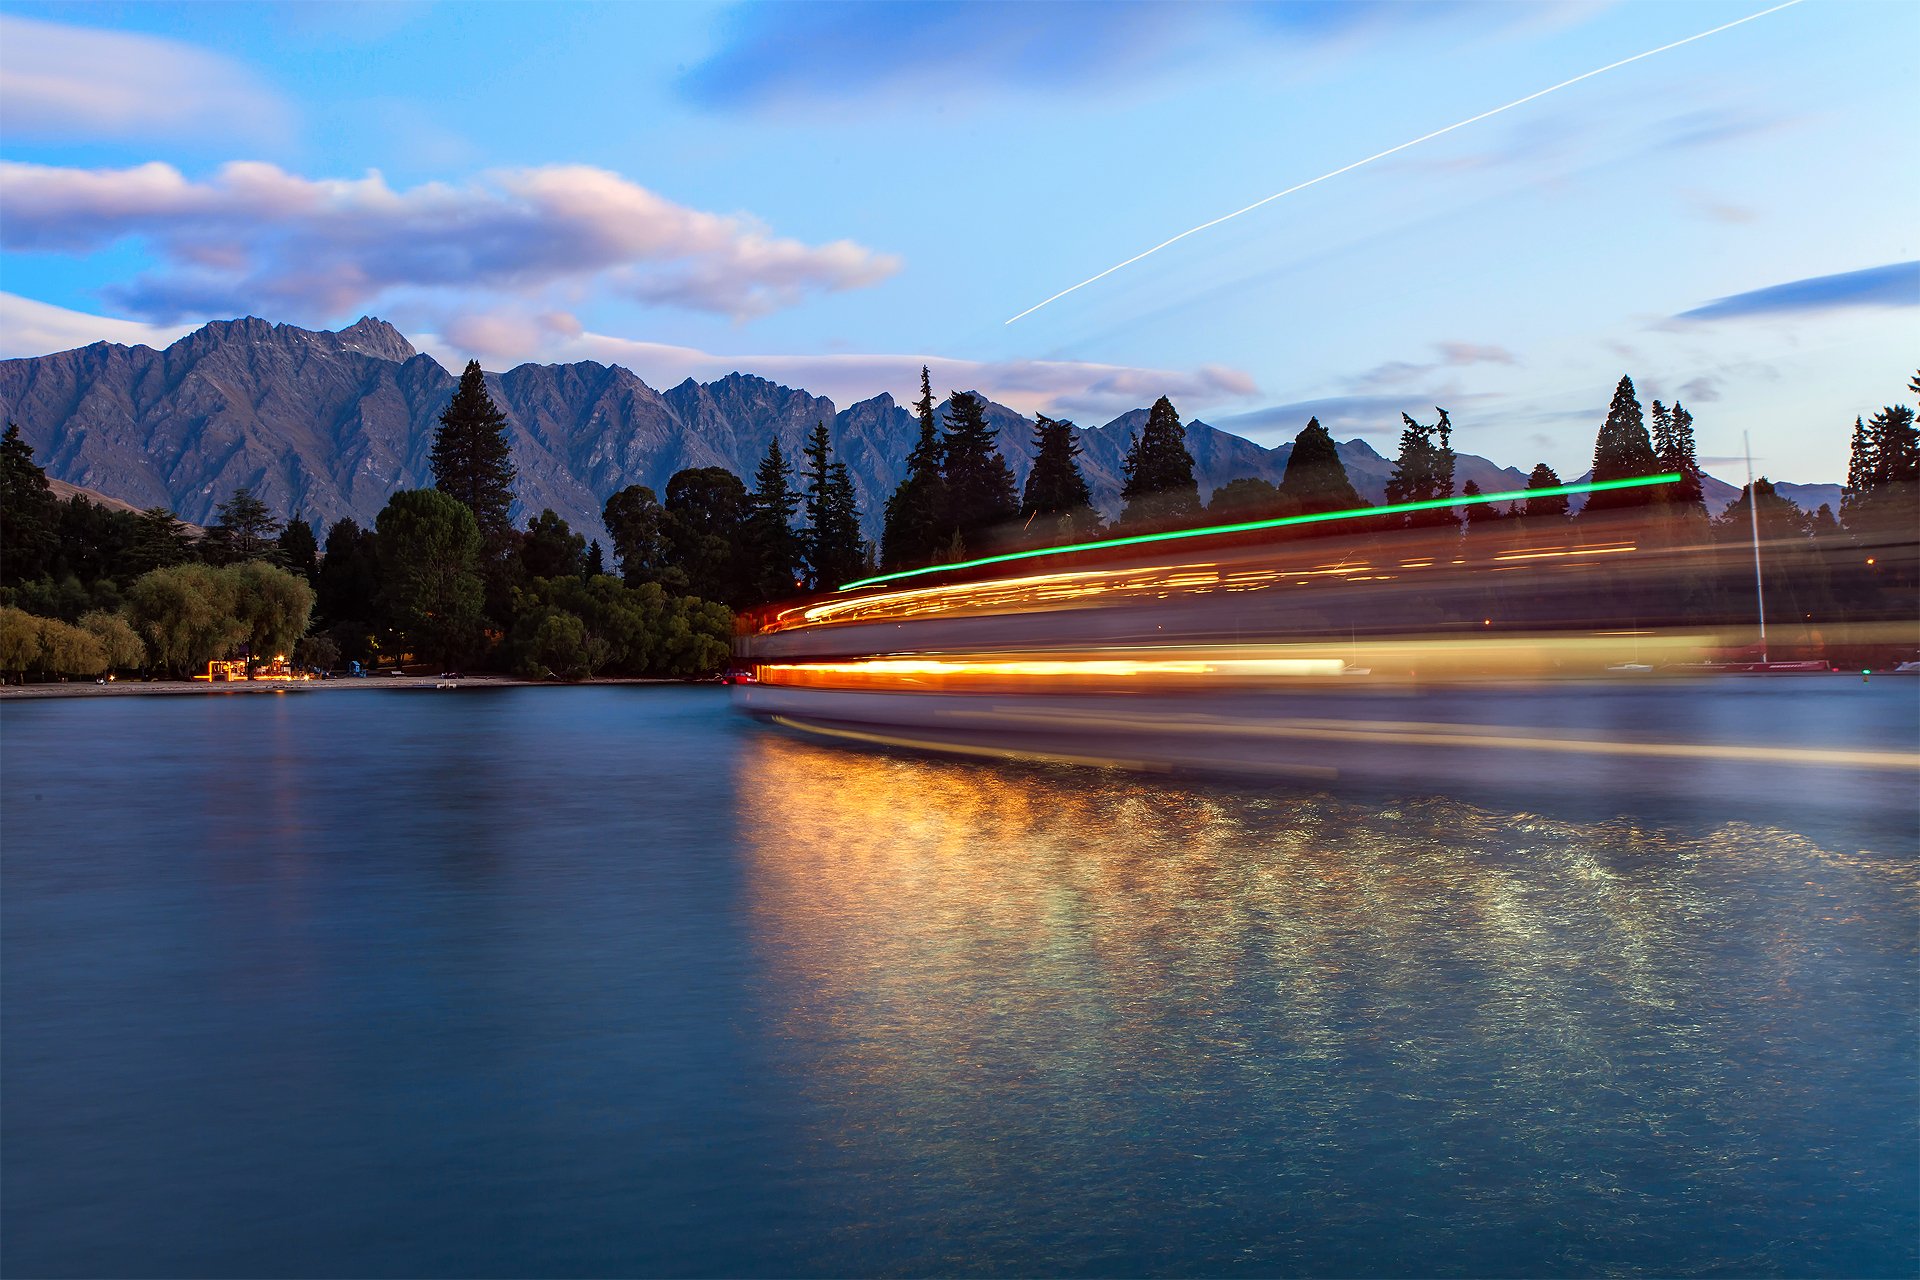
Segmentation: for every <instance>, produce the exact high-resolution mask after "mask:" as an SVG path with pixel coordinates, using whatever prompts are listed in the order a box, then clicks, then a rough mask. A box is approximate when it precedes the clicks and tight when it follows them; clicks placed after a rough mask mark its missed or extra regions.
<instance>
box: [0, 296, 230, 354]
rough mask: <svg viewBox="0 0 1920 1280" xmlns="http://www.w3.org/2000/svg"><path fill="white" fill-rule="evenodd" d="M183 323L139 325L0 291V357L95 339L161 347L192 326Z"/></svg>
mask: <svg viewBox="0 0 1920 1280" xmlns="http://www.w3.org/2000/svg"><path fill="white" fill-rule="evenodd" d="M192 327H193V326H191V325H184V324H142V323H141V322H140V321H138V320H116V319H114V318H112V317H111V316H96V315H89V314H87V313H86V312H84V311H70V310H68V309H67V308H65V307H56V306H54V305H53V304H52V303H47V302H36V301H34V300H33V299H32V298H23V297H21V296H20V295H18V294H14V293H0V359H9V360H10V359H12V358H14V357H15V356H43V355H46V354H47V353H49V352H52V351H71V350H72V349H73V348H75V347H84V346H88V345H90V344H92V343H95V342H118V343H120V344H121V345H123V346H128V347H133V346H140V345H143V344H144V345H146V346H149V347H164V346H166V345H167V344H168V343H170V342H172V341H173V340H174V339H176V338H178V337H180V336H182V335H183V334H185V333H187V332H188V331H189V330H191V329H192Z"/></svg>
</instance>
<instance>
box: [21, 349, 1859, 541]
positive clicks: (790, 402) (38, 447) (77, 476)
mask: <svg viewBox="0 0 1920 1280" xmlns="http://www.w3.org/2000/svg"><path fill="white" fill-rule="evenodd" d="M486 379H487V388H488V391H489V392H490V393H491V395H492V396H493V398H494V401H495V403H497V404H498V405H499V406H500V408H501V409H502V411H503V412H504V413H505V414H506V417H507V420H508V435H509V441H510V444H511V447H512V452H513V461H514V466H515V469H516V473H517V476H516V482H515V487H516V491H517V501H516V503H515V505H514V517H515V519H516V520H517V521H518V522H520V523H525V521H526V520H527V518H528V517H529V516H531V515H532V514H535V513H537V512H539V511H540V510H542V509H543V508H549V507H550V508H552V509H553V510H554V511H556V512H557V513H559V514H560V515H561V516H562V517H564V518H565V519H566V520H567V521H568V523H570V524H571V525H573V527H574V528H575V529H577V530H580V531H581V532H583V533H585V534H587V535H588V536H589V537H598V538H601V539H603V540H604V539H605V537H606V533H605V528H604V526H603V525H602V523H601V518H600V510H601V506H602V504H603V503H604V502H605V500H606V498H607V496H608V495H609V494H611V493H613V492H614V491H615V490H617V489H620V488H622V487H624V486H626V485H629V484H643V485H648V486H650V487H651V488H652V489H653V490H654V491H655V492H656V493H663V492H664V491H665V488H666V483H667V480H668V478H669V477H670V476H672V475H673V473H674V472H676V471H678V470H680V469H682V468H684V467H702V466H719V467H725V468H727V469H728V470H730V471H732V472H734V473H735V474H736V475H739V476H741V477H743V478H748V479H750V478H751V476H752V475H753V472H754V469H755V467H756V466H757V464H758V463H759V461H760V458H761V457H762V455H763V454H764V453H765V452H766V448H767V441H768V440H769V439H770V438H777V439H778V440H779V441H780V447H781V448H782V450H784V451H785V452H786V453H787V454H788V456H789V457H790V458H792V459H793V461H794V463H795V465H796V467H797V466H798V465H799V463H800V450H801V444H802V440H803V438H804V436H805V435H806V433H807V432H809V431H811V430H812V429H813V426H814V424H815V423H817V422H825V423H826V424H828V427H829V431H830V434H831V437H832V440H833V448H834V451H835V456H836V457H838V458H839V459H840V460H841V461H843V462H845V463H846V465H847V468H848V470H849V472H851V474H852V476H853V481H854V486H855V489H856V491H857V493H858V495H859V499H860V505H861V510H862V512H863V519H864V524H865V527H866V530H867V532H868V533H869V535H875V534H877V533H878V530H879V523H880V518H881V514H882V512H883V510H884V508H885V504H886V499H887V497H888V495H890V494H891V493H892V492H893V490H894V488H895V487H896V486H897V485H898V484H899V482H900V480H901V478H902V476H903V475H904V474H905V469H906V458H907V454H908V452H909V451H910V450H911V449H912V447H913V443H914V440H915V439H916V437H917V435H918V427H917V424H916V423H915V421H914V419H913V415H912V414H911V413H909V412H908V411H907V409H906V408H904V407H903V406H902V405H900V404H899V403H897V402H896V401H895V400H894V398H893V396H892V395H891V394H888V393H885V392H883V393H881V394H880V395H877V396H874V397H873V398H872V399H869V400H862V401H860V402H859V403H858V404H854V405H850V406H848V407H847V408H845V409H840V408H838V407H836V406H835V404H834V403H833V401H831V400H829V399H826V398H824V397H821V396H814V395H810V394H808V393H807V392H806V391H804V390H799V389H795V388H792V387H785V386H780V385H777V384H775V383H772V382H769V381H767V380H766V379H765V378H759V377H755V376H754V375H752V374H748V373H732V374H729V375H727V376H726V377H724V378H721V379H718V380H717V381H714V382H707V383H701V382H695V381H694V380H693V379H691V378H689V379H687V380H686V381H685V382H682V383H680V384H679V385H678V386H676V387H672V388H670V389H668V390H666V391H656V390H655V389H654V388H652V387H650V386H648V385H647V384H646V383H645V382H642V381H641V380H640V378H639V377H638V376H636V375H635V374H634V373H632V372H631V371H629V370H627V369H624V368H621V367H620V366H618V365H603V364H596V363H593V362H591V361H582V362H580V363H577V364H558V365H540V364H523V365H519V366H517V367H515V368H512V369H509V370H507V371H506V372H505V373H489V374H487V375H486ZM457 382H458V379H457V377H456V376H455V375H454V374H452V373H450V372H448V371H447V370H446V369H445V368H443V367H442V366H441V365H440V364H439V362H438V361H436V360H434V359H433V358H432V357H431V356H428V355H424V354H422V353H421V352H419V351H417V350H416V349H415V348H414V346H413V344H412V343H411V342H409V341H408V340H407V338H406V337H405V335H403V334H402V333H401V332H400V331H399V330H398V329H396V328H394V327H393V326H392V325H390V324H388V323H387V322H385V321H384V320H378V319H374V318H372V317H363V318H361V319H360V320H359V321H357V322H355V323H354V324H352V325H349V326H348V327H347V328H344V329H341V330H338V331H327V330H309V329H301V328H297V327H295V326H293V325H286V324H271V323H269V322H267V321H265V320H261V319H257V318H254V317H248V318H245V319H240V320H226V321H215V322H214V323H211V324H208V325H205V326H203V327H202V328H200V329H197V330H195V331H194V332H193V333H190V334H188V335H187V336H186V337H184V338H181V339H180V340H179V341H177V342H174V343H173V344H172V345H170V346H168V347H167V348H166V349H165V350H155V349H154V348H152V347H148V346H133V347H128V346H122V345H120V344H118V343H111V342H96V343H94V344H92V345H91V346H86V347H79V348H76V349H74V350H71V351H62V352H57V353H55V354H52V355H44V356H31V357H26V358H22V359H13V360H5V361H0V412H4V414H5V417H6V418H7V419H8V420H9V421H13V422H17V423H18V424H19V426H20V432H21V435H22V437H23V438H24V439H25V440H26V441H27V443H28V444H30V445H32V446H33V449H34V455H35V458H36V460H37V461H38V462H39V463H40V465H41V466H42V467H44V468H45V469H46V472H47V475H48V476H49V477H50V478H52V479H55V480H59V481H62V482H65V483H67V484H71V485H75V486H80V487H83V488H86V489H89V490H93V491H96V492H98V493H102V494H110V495H112V496H113V497H114V498H117V499H120V500H122V501H124V502H127V503H130V504H132V505H133V506H135V507H142V508H144V507H153V506H164V507H170V508H172V509H173V510H174V511H175V512H177V513H178V514H179V515H180V516H181V517H182V518H183V519H185V520H188V521H190V522H193V523H196V524H209V523H212V522H213V521H214V519H215V509H216V508H217V507H218V505H219V504H220V503H221V502H224V501H225V500H226V499H227V498H228V497H230V496H231V495H232V493H233V491H234V490H235V489H236V488H238V487H240V486H242V485H246V486H249V487H250V488H251V489H252V490H253V491H254V493H255V494H257V495H258V496H259V497H260V498H261V499H262V500H264V501H265V502H266V503H267V504H268V506H269V507H271V508H272V509H274V510H275V511H276V512H277V513H279V514H281V515H283V516H284V515H288V514H291V513H294V512H299V513H300V514H302V515H304V516H306V517H307V518H308V519H312V520H316V521H318V522H319V524H320V527H321V532H322V535H323V536H324V533H325V530H326V526H327V525H328V524H330V523H332V522H333V521H334V520H337V519H339V518H341V517H351V518H353V519H354V520H357V521H358V522H360V523H361V524H362V525H370V524H371V523H372V522H373V519H374V517H375V516H376V515H377V514H378V513H379V511H380V508H381V507H383V506H384V505H385V504H386V501H387V499H388V497H389V496H391V495H392V494H393V493H394V492H395V491H397V490H400V489H406V488H415V487H419V486H423V485H427V484H430V483H431V482H432V472H431V468H430V466H429V461H428V459H429V454H430V452H431V450H432V445H433V434H434V430H435V427H436V425H437V420H438V418H439V415H440V412H441V411H442V410H443V409H444V408H445V407H446V404H447V401H448V400H449V399H450V398H451V397H452V395H453V390H454V387H455V386H456V384H457ZM946 410H947V405H946V403H945V402H942V403H941V405H940V406H939V408H938V410H937V413H938V415H939V416H940V417H941V418H942V420H943V421H944V419H945V415H946ZM1146 417H1147V411H1146V410H1145V409H1134V410H1131V411H1130V412H1127V413H1124V414H1121V415H1120V416H1119V417H1117V418H1115V419H1113V420H1112V421H1111V422H1108V423H1105V424H1103V425H1101V426H1097V427H1087V428H1081V429H1079V431H1078V434H1079V442H1080V448H1081V451H1082V452H1081V457H1080V465H1081V468H1082V469H1083V471H1084V472H1085V473H1086V477H1087V483H1088V485H1089V487H1090V488H1091V489H1092V491H1093V496H1094V503H1095V505H1096V506H1097V507H1099V508H1100V509H1101V511H1102V512H1104V513H1105V514H1107V515H1109V516H1111V515H1115V514H1117V513H1118V511H1119V508H1120V490H1121V486H1122V484H1123V483H1124V471H1123V464H1124V460H1125V458H1126V453H1127V449H1128V446H1129V444H1130V442H1131V440H1132V437H1133V435H1134V433H1135V432H1136V431H1138V430H1139V428H1140V426H1141V425H1142V424H1143V423H1144V422H1145V421H1146ZM987 419H988V422H989V423H990V424H991V425H992V426H993V428H994V430H995V432H996V433H997V436H998V439H999V444H1000V449H1001V451H1002V452H1003V453H1004V454H1005V455H1006V458H1007V461H1008V462H1009V463H1010V464H1011V465H1012V467H1013V471H1014V475H1015V478H1016V480H1017V481H1021V482H1024V480H1025V477H1026V473H1027V469H1028V468H1029V467H1030V466H1031V464H1032V460H1033V429H1034V423H1033V420H1032V419H1031V418H1028V417H1025V416H1023V415H1021V414H1020V413H1018V412H1016V411H1014V410H1012V409H1009V408H1007V407H1006V406H1004V405H999V404H994V403H992V402H988V409H987ZM1302 425H1305V424H1304V423H1303V424H1302ZM1186 433H1187V447H1188V449H1189V450H1190V451H1191V452H1192V454H1193V457H1194V475H1195V478H1196V479H1198V481H1199V483H1200V490H1201V494H1202V496H1203V497H1204V496H1205V495H1207V494H1209V493H1211V492H1212V490H1214V489H1215V488H1217V487H1219V486H1220V485H1223V484H1225V483H1226V482H1227V481H1229V480H1232V479H1234V478H1235V477H1238V476H1259V477H1261V478H1263V479H1266V480H1269V481H1272V482H1274V483H1276V484H1277V483H1279V481H1280V479H1281V477H1282V476H1283V475H1284V474H1285V472H1286V465H1287V458H1288V456H1289V455H1290V454H1291V453H1292V450H1293V446H1292V444H1291V443H1287V444H1282V445H1280V446H1278V447H1277V448H1266V447H1263V446H1261V445H1258V444H1255V443H1254V442H1253V441H1251V440H1247V439H1244V438H1242V437H1240V436H1236V435H1232V434H1230V433H1228V432H1225V431H1221V430H1219V429H1217V428H1215V427H1212V426H1209V425H1207V424H1206V423H1204V422H1201V421H1199V420H1198V419H1195V420H1193V421H1191V422H1189V423H1188V424H1187V426H1186ZM1338 447H1339V452H1340V459H1341V461H1342V462H1343V463H1344V464H1345V465H1346V468H1347V474H1348V476H1349V477H1351V479H1352V481H1353V485H1354V488H1355V489H1356V490H1358V491H1359V493H1360V495H1361V496H1362V497H1364V498H1366V499H1368V500H1370V501H1376V502H1377V501H1380V500H1382V498H1383V497H1384V494H1385V490H1386V483H1387V479H1388V477H1389V476H1390V475H1391V474H1392V471H1393V462H1392V460H1391V459H1388V458H1384V457H1382V456H1381V455H1380V454H1379V453H1378V452H1377V451H1375V450H1374V448H1373V447H1372V446H1371V445H1369V444H1367V442H1366V441H1364V440H1360V439H1353V440H1348V441H1346V442H1344V443H1342V444H1340V445H1339V446H1338ZM1456 480H1457V482H1458V483H1460V484H1463V485H1464V484H1465V483H1466V482H1467V481H1468V480H1472V481H1474V482H1475V483H1477V484H1478V485H1479V486H1480V488H1481V489H1482V490H1483V491H1486V492H1495V491H1499V490H1505V489H1521V488H1525V487H1526V471H1525V470H1521V469H1516V468H1513V467H1503V466H1500V465H1498V464H1496V463H1493V462H1491V461H1489V460H1488V459H1485V458H1481V457H1478V456H1475V455H1472V454H1462V455H1460V459H1459V463H1458V468H1457V471H1456ZM1706 488H1707V499H1708V503H1709V506H1710V507H1712V508H1713V509H1715V510H1719V509H1721V508H1722V507H1724V506H1725V505H1726V504H1727V503H1728V502H1731V501H1732V500H1733V498H1735V497H1736V496H1738V493H1739V490H1738V488H1737V487H1735V486H1732V485H1727V484H1724V483H1722V482H1720V481H1718V480H1714V479H1713V478H1712V477H1708V479H1707V484H1706ZM1779 490H1780V492H1781V493H1782V494H1783V495H1784V496H1787V497H1791V498H1793V499H1794V500H1795V501H1796V502H1799V503H1800V504H1801V505H1802V506H1803V507H1807V508H1808V509H1812V508H1813V507H1816V506H1818V505H1819V504H1820V503H1821V502H1827V503H1830V504H1832V505H1833V506H1835V507H1836V508H1837V507H1838V505H1839V486H1838V485H1792V484H1782V485H1780V486H1779Z"/></svg>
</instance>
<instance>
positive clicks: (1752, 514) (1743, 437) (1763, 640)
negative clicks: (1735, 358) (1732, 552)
mask: <svg viewBox="0 0 1920 1280" xmlns="http://www.w3.org/2000/svg"><path fill="white" fill-rule="evenodd" d="M1740 443H1741V444H1742V445H1744V446H1746V450H1747V516H1748V517H1749V518H1750V519H1751V520H1752V522H1753V594H1754V596H1755V598H1756V599H1757V600H1758V601H1759V604H1760V661H1761V662H1763V663H1764V662H1765V661H1767V589H1766V587H1764V586H1762V585H1761V582H1760V493H1759V491H1758V490H1757V489H1755V488H1754V485H1753V438H1752V437H1751V436H1749V435H1748V434H1747V433H1746V432H1744V431H1742V432H1741V433H1740Z"/></svg>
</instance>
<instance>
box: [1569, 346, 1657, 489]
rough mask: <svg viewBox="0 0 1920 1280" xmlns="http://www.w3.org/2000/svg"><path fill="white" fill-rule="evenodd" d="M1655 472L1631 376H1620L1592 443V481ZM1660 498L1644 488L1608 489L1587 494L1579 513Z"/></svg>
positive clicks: (1644, 422) (1628, 477) (1654, 461)
mask: <svg viewBox="0 0 1920 1280" xmlns="http://www.w3.org/2000/svg"><path fill="white" fill-rule="evenodd" d="M1659 471H1660V460H1659V459H1658V458H1657V457H1656V456H1655V455H1654V451H1653V440H1652V439H1651V438H1650V437H1649V436H1648V434H1647V426H1646V420H1645V417H1644V415H1643V414H1642V413H1641V411H1640V400H1639V398H1638V397H1637V396H1636V395H1635V394H1634V390H1633V379H1632V378H1629V377H1624V376H1623V377H1622V378H1621V379H1620V383H1619V385H1618V386H1616V387H1615V388H1614V390H1613V403H1612V404H1611V405H1609V406H1608V407H1607V418H1606V421H1605V422H1603V423H1601V425H1600V434H1599V435H1598V436H1597V437H1596V438H1595V440H1594V443H1593V482H1594V483H1595V484H1605V483H1607V482H1608V481H1610V480H1627V479H1632V478H1635V477H1638V476H1651V475H1657V474H1659ZM1660 501H1664V499H1663V498H1661V497H1660V496H1659V495H1658V494H1657V493H1656V492H1654V491H1651V490H1648V489H1609V490H1605V491H1603V492H1600V493H1590V494H1588V495H1587V501H1586V505H1585V506H1584V507H1582V508H1581V514H1582V515H1587V514H1589V513H1597V512H1602V511H1619V510H1623V509H1628V508H1637V507H1644V506H1647V505H1649V504H1650V503H1654V502H1660Z"/></svg>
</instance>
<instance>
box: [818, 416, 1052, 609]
mask: <svg viewBox="0 0 1920 1280" xmlns="http://www.w3.org/2000/svg"><path fill="white" fill-rule="evenodd" d="M940 448H941V456H942V464H943V467H944V470H943V472H942V477H943V479H944V480H945V481H946V499H947V510H946V527H947V530H948V531H951V530H953V529H958V530H959V532H960V537H961V539H962V540H963V541H964V542H965V543H966V545H967V546H968V547H970V548H972V549H973V550H974V551H975V552H979V551H980V550H982V549H983V548H985V547H987V546H988V545H989V544H990V543H991V542H992V541H993V540H994V536H995V534H996V533H997V532H998V531H1000V530H1001V529H1002V528H1003V527H1004V526H1006V525H1008V524H1010V523H1012V521H1013V519H1014V517H1015V516H1016V515H1018V514H1019V511H1020V504H1019V502H1018V501H1017V500H1016V499H1015V497H1014V489H1013V469H1012V468H1011V467H1009V466H1007V460H1006V459H1005V458H1003V457H1002V456H1001V455H1000V446H999V444H998V442H997V441H995V439H994V436H993V428H992V427H989V426H988V425H987V406H986V402H985V401H984V400H982V399H980V397H979V396H976V395H974V394H972V393H971V392H966V391H956V392H954V393H953V394H952V395H951V396H950V397H949V398H948V400H947V433H946V435H945V436H944V437H943V438H942V440H941V445H940ZM943 540H944V539H943ZM841 581H845V579H841Z"/></svg>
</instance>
